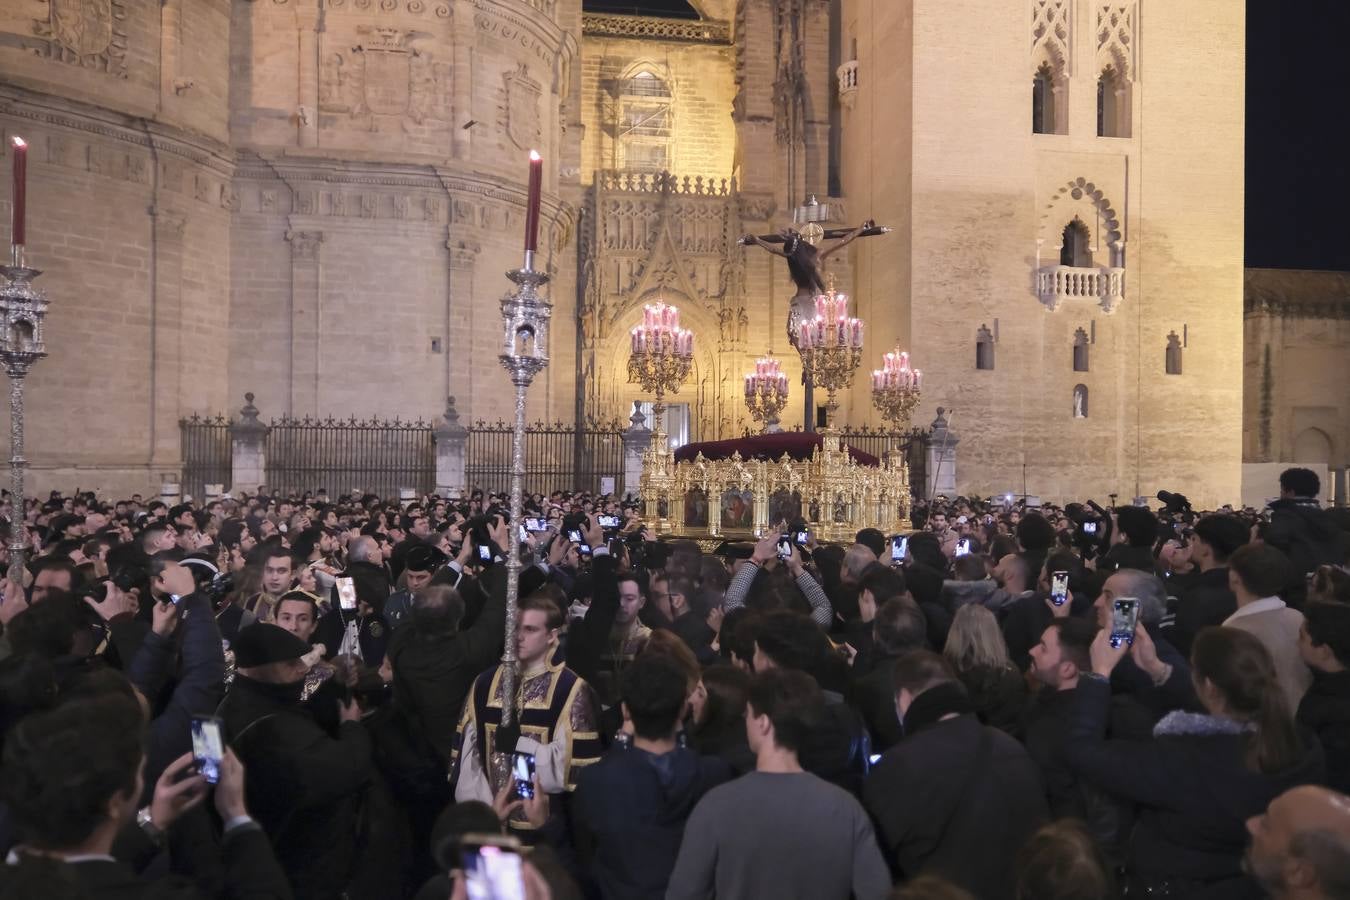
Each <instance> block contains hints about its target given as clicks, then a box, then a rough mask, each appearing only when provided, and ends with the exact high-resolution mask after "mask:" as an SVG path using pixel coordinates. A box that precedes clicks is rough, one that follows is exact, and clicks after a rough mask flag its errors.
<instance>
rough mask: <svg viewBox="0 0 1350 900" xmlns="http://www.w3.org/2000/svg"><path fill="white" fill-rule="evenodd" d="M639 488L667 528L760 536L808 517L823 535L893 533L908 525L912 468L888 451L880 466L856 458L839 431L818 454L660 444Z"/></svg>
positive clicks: (651, 514) (649, 455) (650, 454)
mask: <svg viewBox="0 0 1350 900" xmlns="http://www.w3.org/2000/svg"><path fill="white" fill-rule="evenodd" d="M639 493H640V494H641V496H642V498H643V501H644V503H645V505H646V508H645V511H644V512H645V518H646V519H647V520H648V521H649V522H651V523H653V527H655V528H656V529H657V530H658V531H659V532H660V533H663V534H676V535H681V536H687V537H708V538H713V537H752V536H754V535H758V534H763V533H764V532H766V531H767V530H768V529H769V528H772V527H774V526H776V525H778V524H779V523H780V522H783V521H789V522H790V521H791V520H792V519H794V518H797V517H799V516H800V517H801V518H804V519H805V520H806V522H807V524H808V526H809V527H810V529H811V531H812V532H814V533H815V535H816V537H817V538H818V539H820V540H822V541H848V540H852V539H853V537H854V535H856V534H857V532H858V530H859V529H861V528H878V529H880V530H881V531H883V532H885V533H887V534H893V533H896V532H898V531H901V530H903V529H905V528H907V527H908V520H909V509H910V486H909V466H908V465H907V464H906V463H905V460H904V457H903V455H901V454H899V453H894V454H886V456H885V457H884V458H883V459H882V460H881V461H880V465H877V466H868V465H863V464H861V463H859V462H857V461H855V460H854V459H853V458H852V457H851V456H850V455H849V452H848V450H847V448H845V447H844V446H843V445H842V444H841V443H840V442H839V439H838V437H833V438H832V436H831V435H828V434H827V435H825V439H824V442H823V444H822V445H821V446H820V447H817V448H816V450H815V452H814V453H813V454H812V456H811V458H810V459H806V460H794V459H792V458H791V457H789V456H788V455H787V454H786V453H784V454H783V455H782V456H781V457H780V458H779V459H778V460H776V461H773V460H762V459H744V458H742V457H741V455H740V453H739V452H736V453H733V454H732V455H731V456H730V457H728V458H726V459H718V460H710V459H707V458H705V457H704V456H703V454H702V453H699V454H698V455H697V456H695V457H694V459H693V460H692V461H681V462H676V461H675V454H674V453H673V452H671V451H670V450H664V449H659V448H656V447H652V448H651V449H648V450H647V451H646V452H644V453H643V456H642V477H641V480H640V482H639Z"/></svg>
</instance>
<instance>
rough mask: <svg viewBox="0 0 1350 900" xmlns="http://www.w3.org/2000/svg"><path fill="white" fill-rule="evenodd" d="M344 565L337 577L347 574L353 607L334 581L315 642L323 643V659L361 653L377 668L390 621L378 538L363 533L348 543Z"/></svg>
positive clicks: (386, 587) (385, 580) (364, 658)
mask: <svg viewBox="0 0 1350 900" xmlns="http://www.w3.org/2000/svg"><path fill="white" fill-rule="evenodd" d="M347 560H348V561H347V568H346V569H345V570H343V572H342V574H341V575H339V576H338V578H350V579H351V580H352V584H353V587H354V588H355V592H356V608H355V609H347V608H344V606H343V601H342V597H341V595H340V593H339V591H338V588H337V586H336V584H335V585H334V587H333V593H332V597H331V599H330V602H329V611H328V613H327V614H326V615H324V616H323V617H322V618H321V619H320V620H319V628H318V631H317V633H316V638H317V640H318V643H321V644H323V645H324V659H329V660H331V659H332V658H333V657H335V656H337V655H339V654H350V655H355V656H360V657H361V659H362V660H363V661H364V662H365V664H366V665H367V666H369V667H370V668H372V669H378V668H379V667H380V664H381V663H383V662H384V653H385V647H386V645H387V643H388V641H389V625H388V624H387V623H386V622H385V620H384V605H385V603H387V602H388V601H389V587H390V585H389V573H388V570H387V569H386V568H385V566H384V554H383V551H381V550H380V544H379V541H377V540H376V538H374V537H372V536H370V535H362V536H361V537H358V538H356V539H354V540H353V541H352V542H351V543H350V544H348V546H347Z"/></svg>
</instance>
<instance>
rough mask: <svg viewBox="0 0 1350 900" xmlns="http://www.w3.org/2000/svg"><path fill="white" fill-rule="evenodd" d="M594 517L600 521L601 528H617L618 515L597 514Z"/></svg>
mask: <svg viewBox="0 0 1350 900" xmlns="http://www.w3.org/2000/svg"><path fill="white" fill-rule="evenodd" d="M596 519H597V520H598V521H599V522H600V527H601V528H618V527H619V517H618V516H597V517H596Z"/></svg>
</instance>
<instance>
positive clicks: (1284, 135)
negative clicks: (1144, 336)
mask: <svg viewBox="0 0 1350 900" xmlns="http://www.w3.org/2000/svg"><path fill="white" fill-rule="evenodd" d="M1162 2H1181V0H1162ZM1235 2H1236V0H1235ZM585 4H586V8H587V9H588V10H596V11H608V12H630V13H631V12H646V13H647V14H649V15H651V14H656V15H683V16H689V17H692V16H693V15H694V13H693V11H692V10H691V9H690V7H689V5H688V4H687V3H686V2H685V0H585ZM1347 35H1350V2H1347V0H1298V2H1297V3H1291V2H1288V0H1247V174H1246V178H1247V265H1248V266H1270V267H1274V268H1286V269H1338V270H1342V271H1350V228H1347V226H1346V224H1345V220H1344V219H1343V218H1342V216H1341V213H1342V212H1344V211H1345V208H1346V207H1350V146H1348V145H1347V143H1348V142H1350V125H1347V118H1350V102H1347V91H1348V90H1350V48H1347V47H1346V36H1347Z"/></svg>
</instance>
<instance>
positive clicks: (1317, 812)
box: [1246, 786, 1350, 900]
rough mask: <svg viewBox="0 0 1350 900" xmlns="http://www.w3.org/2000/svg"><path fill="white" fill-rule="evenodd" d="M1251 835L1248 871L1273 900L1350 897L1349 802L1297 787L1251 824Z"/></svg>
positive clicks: (1325, 792)
mask: <svg viewBox="0 0 1350 900" xmlns="http://www.w3.org/2000/svg"><path fill="white" fill-rule="evenodd" d="M1247 830H1248V831H1249V832H1251V836H1252V841H1251V845H1250V846H1249V847H1248V848H1247V857H1246V867H1247V870H1248V871H1249V872H1250V873H1251V874H1252V875H1253V876H1254V877H1255V878H1256V880H1257V881H1259V882H1261V886H1262V887H1263V888H1265V890H1266V892H1267V893H1268V894H1269V895H1270V896H1271V897H1272V898H1274V900H1331V898H1333V897H1350V797H1347V796H1345V795H1344V794H1339V793H1337V792H1335V791H1332V790H1328V789H1327V788H1323V787H1312V786H1304V787H1296V788H1293V789H1291V790H1288V791H1285V792H1284V793H1283V794H1281V795H1280V796H1278V797H1276V798H1275V799H1274V800H1272V801H1270V806H1268V807H1267V808H1266V811H1265V813H1264V814H1262V815H1259V816H1253V817H1252V818H1250V819H1248V820H1247Z"/></svg>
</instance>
